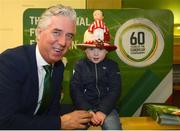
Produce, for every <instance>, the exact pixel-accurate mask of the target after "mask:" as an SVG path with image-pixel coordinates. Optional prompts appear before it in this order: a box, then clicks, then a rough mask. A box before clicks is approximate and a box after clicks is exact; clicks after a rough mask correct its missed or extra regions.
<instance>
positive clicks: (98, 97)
mask: <svg viewBox="0 0 180 131" xmlns="http://www.w3.org/2000/svg"><path fill="white" fill-rule="evenodd" d="M95 74H96V89H97V91H98V99H99V101H100V95H101V93H100V90H99V88H98V74H97V65H96V64H95Z"/></svg>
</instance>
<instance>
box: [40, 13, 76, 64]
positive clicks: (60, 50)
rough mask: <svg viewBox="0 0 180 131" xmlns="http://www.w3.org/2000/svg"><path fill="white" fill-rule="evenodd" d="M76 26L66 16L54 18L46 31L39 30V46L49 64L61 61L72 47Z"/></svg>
mask: <svg viewBox="0 0 180 131" xmlns="http://www.w3.org/2000/svg"><path fill="white" fill-rule="evenodd" d="M75 32H76V25H75V23H74V21H73V20H72V19H70V18H69V17H66V16H53V17H52V18H51V20H50V24H49V26H48V27H47V28H46V29H39V30H38V34H39V35H38V36H37V44H38V48H39V51H40V53H41V55H42V57H43V58H44V59H45V60H46V61H47V62H48V63H49V64H52V63H55V62H57V61H59V60H60V59H61V58H62V57H63V56H64V55H65V53H66V52H67V51H68V49H69V48H70V46H71V43H72V40H73V36H74V34H75Z"/></svg>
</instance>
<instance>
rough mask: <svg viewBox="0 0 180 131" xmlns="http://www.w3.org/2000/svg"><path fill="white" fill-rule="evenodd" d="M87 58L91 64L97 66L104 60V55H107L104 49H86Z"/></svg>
mask: <svg viewBox="0 0 180 131" xmlns="http://www.w3.org/2000/svg"><path fill="white" fill-rule="evenodd" d="M85 53H86V56H87V58H88V59H89V60H90V61H92V62H93V63H95V64H97V63H99V62H101V61H102V60H104V58H105V57H106V54H107V53H108V52H107V50H106V49H100V48H87V49H86V50H85Z"/></svg>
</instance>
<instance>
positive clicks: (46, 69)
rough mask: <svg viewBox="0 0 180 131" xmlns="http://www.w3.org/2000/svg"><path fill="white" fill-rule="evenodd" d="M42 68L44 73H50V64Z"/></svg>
mask: <svg viewBox="0 0 180 131" xmlns="http://www.w3.org/2000/svg"><path fill="white" fill-rule="evenodd" d="M43 68H44V69H45V71H46V73H49V74H50V73H51V71H52V65H45V66H43Z"/></svg>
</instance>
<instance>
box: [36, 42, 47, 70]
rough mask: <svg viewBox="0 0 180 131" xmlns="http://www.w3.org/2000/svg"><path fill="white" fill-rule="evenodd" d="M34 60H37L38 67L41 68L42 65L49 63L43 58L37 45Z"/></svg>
mask: <svg viewBox="0 0 180 131" xmlns="http://www.w3.org/2000/svg"><path fill="white" fill-rule="evenodd" d="M36 60H37V66H38V68H40V69H41V68H43V66H44V65H49V64H48V63H47V62H46V61H45V60H44V58H43V57H42V56H41V54H40V52H39V48H38V45H37V46H36Z"/></svg>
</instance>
